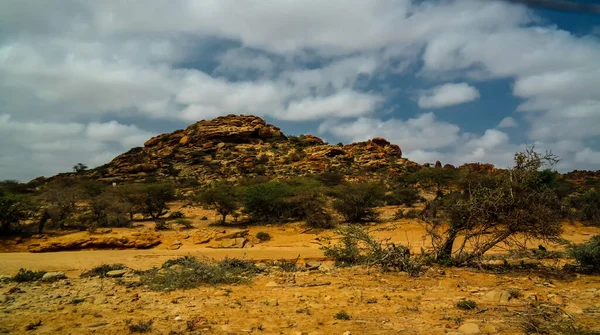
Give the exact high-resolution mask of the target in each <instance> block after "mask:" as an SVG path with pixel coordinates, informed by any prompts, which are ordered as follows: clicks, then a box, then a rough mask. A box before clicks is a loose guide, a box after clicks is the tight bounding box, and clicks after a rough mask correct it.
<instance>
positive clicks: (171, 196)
mask: <svg viewBox="0 0 600 335" xmlns="http://www.w3.org/2000/svg"><path fill="white" fill-rule="evenodd" d="M173 200H175V187H174V186H173V185H172V184H148V185H145V186H144V187H143V210H144V213H145V214H146V215H148V216H150V217H151V218H152V219H155V220H156V219H159V218H160V217H161V216H163V215H165V214H167V212H168V211H169V206H168V205H167V202H169V201H173Z"/></svg>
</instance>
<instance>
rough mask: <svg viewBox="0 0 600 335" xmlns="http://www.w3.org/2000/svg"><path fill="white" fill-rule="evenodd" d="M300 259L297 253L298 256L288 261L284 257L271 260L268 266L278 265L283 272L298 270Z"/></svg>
mask: <svg viewBox="0 0 600 335" xmlns="http://www.w3.org/2000/svg"><path fill="white" fill-rule="evenodd" d="M299 259H300V255H298V257H297V258H296V259H295V260H293V261H288V260H285V259H280V260H278V261H276V262H271V263H269V265H270V266H274V267H278V268H280V269H281V270H282V271H283V272H297V271H300V268H299V267H298V260H299Z"/></svg>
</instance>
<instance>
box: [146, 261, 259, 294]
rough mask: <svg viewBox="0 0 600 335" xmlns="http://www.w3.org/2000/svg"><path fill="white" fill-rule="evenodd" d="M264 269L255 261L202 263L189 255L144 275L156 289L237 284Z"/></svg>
mask: <svg viewBox="0 0 600 335" xmlns="http://www.w3.org/2000/svg"><path fill="white" fill-rule="evenodd" d="M258 272H260V271H259V269H258V268H257V267H256V266H255V265H254V263H251V262H248V261H244V260H239V259H226V260H223V261H221V262H214V261H204V262H201V261H199V260H198V259H196V258H194V257H189V256H185V257H182V258H178V259H173V260H169V261H167V262H165V263H164V264H163V265H162V267H161V268H160V269H158V268H154V269H150V270H147V271H143V272H142V273H141V274H140V279H141V284H142V285H148V287H150V288H151V289H152V290H155V291H172V290H177V289H184V290H185V289H191V288H195V287H198V286H200V285H202V284H210V285H217V284H234V283H241V282H245V281H247V280H248V279H249V278H250V277H251V276H253V275H254V274H256V273H258Z"/></svg>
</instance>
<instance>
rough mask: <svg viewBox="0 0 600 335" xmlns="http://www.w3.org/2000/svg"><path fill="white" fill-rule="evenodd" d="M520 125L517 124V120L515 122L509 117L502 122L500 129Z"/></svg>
mask: <svg viewBox="0 0 600 335" xmlns="http://www.w3.org/2000/svg"><path fill="white" fill-rule="evenodd" d="M518 125H519V124H518V123H517V120H515V119H514V118H513V117H510V116H507V117H505V118H504V119H502V121H500V123H499V124H498V128H514V127H517V126H518Z"/></svg>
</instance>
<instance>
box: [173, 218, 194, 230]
mask: <svg viewBox="0 0 600 335" xmlns="http://www.w3.org/2000/svg"><path fill="white" fill-rule="evenodd" d="M175 223H177V224H178V225H180V226H182V227H183V228H185V229H191V228H194V226H193V225H192V220H189V219H184V218H180V219H177V220H175Z"/></svg>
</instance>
